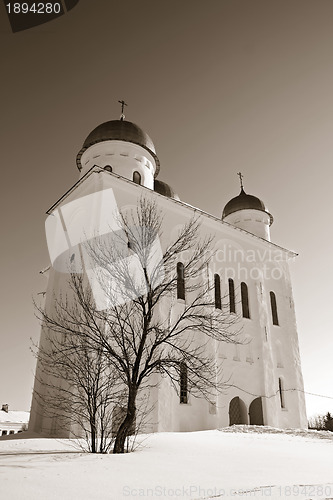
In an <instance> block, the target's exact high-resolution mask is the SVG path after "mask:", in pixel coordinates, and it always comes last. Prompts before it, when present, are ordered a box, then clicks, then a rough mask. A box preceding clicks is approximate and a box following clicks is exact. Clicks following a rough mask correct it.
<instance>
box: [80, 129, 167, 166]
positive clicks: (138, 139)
mask: <svg viewBox="0 0 333 500" xmlns="http://www.w3.org/2000/svg"><path fill="white" fill-rule="evenodd" d="M112 140H117V141H126V142H133V143H134V144H138V145H139V146H142V147H143V148H145V149H146V150H147V151H148V152H149V153H150V154H151V155H152V156H153V157H154V159H155V162H156V172H155V176H156V175H157V174H158V172H159V170H160V162H159V159H158V158H157V156H156V151H155V146H154V143H153V141H152V140H151V138H150V137H149V135H148V134H146V132H144V131H143V130H142V129H141V128H140V127H138V126H137V125H135V123H132V122H128V121H125V120H111V121H109V122H105V123H102V124H101V125H98V127H96V128H94V130H93V131H92V132H90V134H89V135H88V137H87V138H86V140H85V141H84V143H83V146H82V148H81V150H80V151H79V153H78V155H77V157H76V163H77V167H78V169H79V170H81V169H82V165H81V156H82V154H83V153H84V151H85V150H86V149H88V148H89V147H90V146H92V145H93V144H96V143H98V142H103V141H112Z"/></svg>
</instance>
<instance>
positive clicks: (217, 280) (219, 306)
mask: <svg viewBox="0 0 333 500" xmlns="http://www.w3.org/2000/svg"><path fill="white" fill-rule="evenodd" d="M214 290H215V307H216V309H222V302H221V279H220V276H219V275H218V274H214Z"/></svg>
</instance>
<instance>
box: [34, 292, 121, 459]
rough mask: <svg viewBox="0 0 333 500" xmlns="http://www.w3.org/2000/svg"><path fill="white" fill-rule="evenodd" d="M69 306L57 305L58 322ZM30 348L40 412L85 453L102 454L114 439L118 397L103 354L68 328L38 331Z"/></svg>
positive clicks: (115, 376) (116, 388)
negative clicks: (36, 371)
mask: <svg viewBox="0 0 333 500" xmlns="http://www.w3.org/2000/svg"><path fill="white" fill-rule="evenodd" d="M59 305H60V303H58V306H59ZM69 307H70V306H69V304H68V302H65V303H62V307H61V308H60V307H58V321H60V322H61V321H62V319H61V318H62V317H63V318H64V317H66V311H67V310H68V309H67V308H69ZM61 310H62V312H61ZM39 312H40V313H42V315H43V316H44V315H45V313H44V312H43V311H41V310H40V309H39ZM77 312H78V311H77ZM33 351H34V353H35V354H38V363H39V368H40V370H41V371H39V373H42V376H41V377H40V379H37V382H38V384H39V388H38V389H37V388H36V384H35V397H36V398H37V400H38V404H39V407H40V409H41V410H42V412H43V414H44V416H46V417H49V418H50V419H51V420H52V419H54V421H56V422H57V423H58V426H59V425H61V427H62V429H63V430H64V431H70V433H71V435H72V436H73V437H74V438H84V439H85V442H86V445H87V448H88V450H89V451H90V452H92V453H97V452H99V453H106V452H108V451H109V449H110V447H111V446H112V444H113V442H114V436H113V435H112V430H111V420H112V407H113V405H114V404H115V403H116V402H117V403H118V404H119V402H121V398H122V389H121V388H120V387H119V383H118V380H117V375H116V373H115V371H114V370H113V369H112V365H111V364H110V362H109V360H108V357H106V356H105V355H104V354H103V351H102V349H101V348H100V347H98V346H95V348H94V350H92V349H91V347H90V345H89V344H88V343H87V342H86V341H85V336H84V335H73V334H72V332H71V331H70V330H63V331H62V332H61V333H59V332H55V331H54V330H50V329H49V330H47V331H46V332H45V330H44V339H43V343H42V344H41V346H40V347H37V346H34V347H33ZM78 442H79V443H81V442H82V441H81V439H80V441H78Z"/></svg>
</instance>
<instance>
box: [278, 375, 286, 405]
mask: <svg viewBox="0 0 333 500" xmlns="http://www.w3.org/2000/svg"><path fill="white" fill-rule="evenodd" d="M279 394H280V404H281V408H285V403H284V388H283V380H282V378H279Z"/></svg>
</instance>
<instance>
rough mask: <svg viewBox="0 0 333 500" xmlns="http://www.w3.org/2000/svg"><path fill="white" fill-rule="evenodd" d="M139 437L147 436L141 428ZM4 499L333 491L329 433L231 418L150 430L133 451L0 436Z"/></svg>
mask: <svg viewBox="0 0 333 500" xmlns="http://www.w3.org/2000/svg"><path fill="white" fill-rule="evenodd" d="M146 437H147V436H146ZM0 494H1V498H4V499H6V500H39V499H43V500H53V499H54V500H55V499H57V500H67V499H70V500H97V499H98V500H125V499H126V498H128V499H137V498H141V499H142V498H143V499H145V498H146V499H157V498H161V499H163V498H173V499H192V500H194V499H207V498H213V499H220V498H222V499H223V498H274V499H277V498H279V499H284V498H285V499H287V498H288V499H302V500H304V499H307V500H308V499H319V498H321V499H324V498H325V499H326V498H329V499H333V433H325V432H321V433H318V432H316V431H311V432H306V431H284V432H281V431H279V430H278V429H271V428H263V427H246V426H237V427H232V428H226V429H222V430H221V431H219V430H215V431H204V432H191V433H161V434H152V435H149V436H148V437H147V439H145V440H144V442H143V444H142V446H140V447H139V448H138V449H137V450H136V451H135V452H134V453H129V454H125V455H111V454H110V455H92V454H88V453H82V452H81V451H79V450H78V449H77V448H75V446H73V443H71V442H70V441H68V440H55V439H45V438H36V437H31V438H29V439H28V438H26V437H25V435H24V433H23V434H21V435H19V436H10V437H9V436H8V437H6V438H2V439H0Z"/></svg>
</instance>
